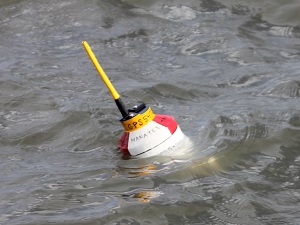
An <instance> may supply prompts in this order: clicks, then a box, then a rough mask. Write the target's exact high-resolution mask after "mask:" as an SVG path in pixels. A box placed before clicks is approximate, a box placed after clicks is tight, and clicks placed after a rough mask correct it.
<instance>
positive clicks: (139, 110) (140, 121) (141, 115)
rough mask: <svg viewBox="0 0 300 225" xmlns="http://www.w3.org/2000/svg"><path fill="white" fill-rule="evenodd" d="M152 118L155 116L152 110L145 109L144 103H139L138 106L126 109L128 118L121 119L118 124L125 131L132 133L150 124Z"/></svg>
mask: <svg viewBox="0 0 300 225" xmlns="http://www.w3.org/2000/svg"><path fill="white" fill-rule="evenodd" d="M154 117H155V114H154V113H153V112H152V109H151V108H150V107H147V106H146V105H145V103H141V104H140V105H139V106H134V107H133V108H132V109H128V116H126V117H123V118H122V119H121V120H120V122H121V123H122V125H123V127H124V129H125V131H127V132H133V131H135V130H138V129H140V128H142V127H143V126H145V125H146V124H148V123H149V122H151V121H152V120H153V119H154Z"/></svg>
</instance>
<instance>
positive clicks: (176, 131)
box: [82, 41, 186, 158]
mask: <svg viewBox="0 0 300 225" xmlns="http://www.w3.org/2000/svg"><path fill="white" fill-rule="evenodd" d="M82 44H83V46H84V48H85V49H86V51H87V54H88V55H89V57H90V58H91V60H92V62H93V64H94V66H95V68H96V70H97V71H98V73H99V75H100V77H101V78H102V80H103V82H104V83H105V84H106V86H107V88H108V90H109V91H110V93H111V95H112V97H113V99H114V100H115V103H116V105H117V107H118V109H119V111H120V112H121V115H122V118H121V119H120V122H121V123H122V125H123V127H124V133H123V135H122V136H121V138H120V139H119V142H118V145H119V148H120V149H121V150H122V152H123V153H124V154H126V155H130V156H135V157H139V158H145V157H151V156H155V155H159V154H164V155H173V154H175V155H176V154H177V153H176V151H178V150H180V149H179V148H181V147H182V142H183V141H184V140H185V139H186V136H185V135H184V134H183V133H182V131H181V129H180V127H179V126H178V124H177V122H176V120H175V119H174V118H173V117H172V116H170V115H161V114H154V113H153V111H152V110H151V108H150V107H149V106H146V104H145V103H141V104H140V105H136V106H134V107H133V108H131V109H126V107H125V105H124V103H123V101H122V100H121V97H120V95H119V94H118V92H117V91H116V89H115V88H114V86H113V85H112V83H111V82H110V80H109V79H108V77H107V76H106V74H105V72H104V70H103V69H102V67H101V66H100V64H99V62H98V60H97V58H96V56H95V55H94V53H93V51H92V49H91V48H90V46H89V44H88V43H87V42H86V41H83V42H82Z"/></svg>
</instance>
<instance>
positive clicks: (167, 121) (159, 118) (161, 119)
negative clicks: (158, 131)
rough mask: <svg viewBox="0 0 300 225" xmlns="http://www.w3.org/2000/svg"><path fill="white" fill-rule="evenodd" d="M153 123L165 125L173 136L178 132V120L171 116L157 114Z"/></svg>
mask: <svg viewBox="0 0 300 225" xmlns="http://www.w3.org/2000/svg"><path fill="white" fill-rule="evenodd" d="M153 121H155V122H156V123H159V124H161V125H163V126H164V127H167V128H169V130H170V132H171V134H173V133H174V132H175V131H176V129H177V126H178V124H177V122H176V120H175V119H174V117H173V116H169V115H160V114H155V117H154V119H153Z"/></svg>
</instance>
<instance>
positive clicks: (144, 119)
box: [119, 107, 186, 158]
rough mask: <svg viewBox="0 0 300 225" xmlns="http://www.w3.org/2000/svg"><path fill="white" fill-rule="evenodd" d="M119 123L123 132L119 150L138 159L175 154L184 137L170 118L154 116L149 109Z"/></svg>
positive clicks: (159, 115) (168, 116) (174, 121)
mask: <svg viewBox="0 0 300 225" xmlns="http://www.w3.org/2000/svg"><path fill="white" fill-rule="evenodd" d="M121 122H122V125H123V127H124V129H125V131H124V133H123V135H122V136H121V138H120V139H119V148H120V149H121V150H122V151H123V153H124V154H126V155H130V156H134V157H138V158H146V157H151V156H155V155H161V154H166V153H168V154H172V153H173V152H174V153H175V152H176V151H177V150H178V148H179V146H180V144H181V142H182V141H183V140H184V138H185V137H186V136H185V135H184V134H183V132H182V131H181V129H180V127H179V126H178V124H177V122H176V120H175V119H174V118H173V117H172V116H170V115H161V114H154V113H153V112H152V110H151V108H150V107H147V108H146V109H145V110H143V111H142V112H140V113H139V114H136V115H135V116H134V117H132V118H130V119H128V120H121Z"/></svg>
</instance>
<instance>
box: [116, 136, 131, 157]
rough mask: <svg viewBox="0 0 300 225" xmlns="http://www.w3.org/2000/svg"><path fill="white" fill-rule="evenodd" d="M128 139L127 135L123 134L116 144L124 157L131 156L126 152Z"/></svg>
mask: <svg viewBox="0 0 300 225" xmlns="http://www.w3.org/2000/svg"><path fill="white" fill-rule="evenodd" d="M128 139H129V133H128V132H124V133H123V135H122V136H121V138H120V139H119V142H118V145H119V148H120V149H121V150H122V152H123V153H124V154H125V155H131V154H130V152H129V151H128Z"/></svg>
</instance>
